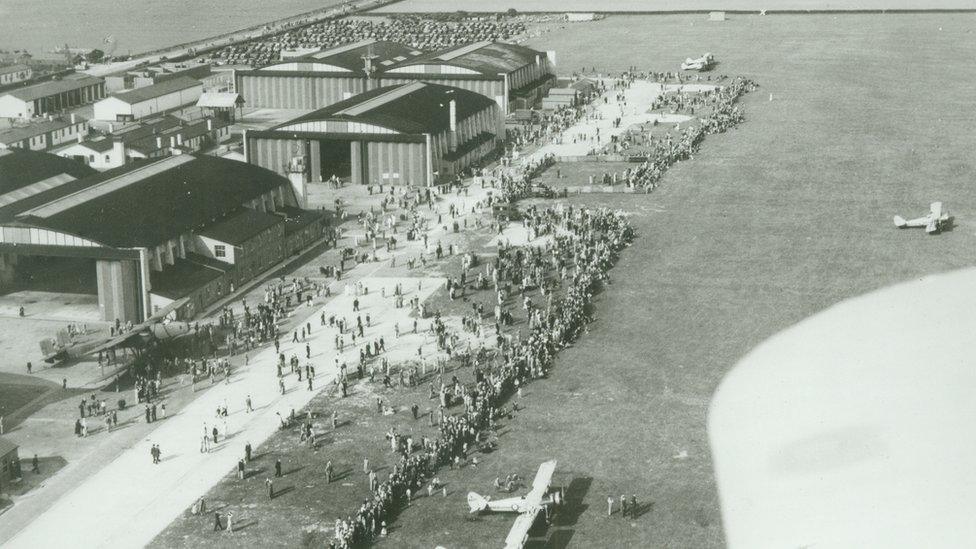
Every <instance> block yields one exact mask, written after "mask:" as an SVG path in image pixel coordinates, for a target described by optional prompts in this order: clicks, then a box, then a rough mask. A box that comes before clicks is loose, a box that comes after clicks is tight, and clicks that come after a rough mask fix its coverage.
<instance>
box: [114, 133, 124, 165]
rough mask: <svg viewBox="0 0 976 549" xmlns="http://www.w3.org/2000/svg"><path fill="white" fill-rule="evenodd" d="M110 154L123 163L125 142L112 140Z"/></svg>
mask: <svg viewBox="0 0 976 549" xmlns="http://www.w3.org/2000/svg"><path fill="white" fill-rule="evenodd" d="M112 154H114V155H115V156H116V157H117V158H118V159H119V160H121V161H122V163H123V164H125V143H123V142H121V141H119V140H118V139H116V140H115V141H112Z"/></svg>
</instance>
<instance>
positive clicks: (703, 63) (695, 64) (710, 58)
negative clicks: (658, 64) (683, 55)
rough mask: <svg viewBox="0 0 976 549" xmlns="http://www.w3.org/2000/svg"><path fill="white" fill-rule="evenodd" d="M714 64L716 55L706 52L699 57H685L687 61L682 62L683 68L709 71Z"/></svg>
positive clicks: (684, 69)
mask: <svg viewBox="0 0 976 549" xmlns="http://www.w3.org/2000/svg"><path fill="white" fill-rule="evenodd" d="M714 64H715V56H714V55H712V54H710V53H706V54H705V55H703V56H701V57H699V58H697V59H692V58H690V57H689V58H687V59H685V62H684V63H682V64H681V70H683V71H707V70H708V69H710V68H712V65H714Z"/></svg>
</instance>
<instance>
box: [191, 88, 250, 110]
mask: <svg viewBox="0 0 976 549" xmlns="http://www.w3.org/2000/svg"><path fill="white" fill-rule="evenodd" d="M243 104H244V98H243V97H241V94H239V93H230V92H204V93H202V94H201V95H200V99H198V100H197V106H198V107H210V108H218V109H229V108H233V107H237V106H238V105H243Z"/></svg>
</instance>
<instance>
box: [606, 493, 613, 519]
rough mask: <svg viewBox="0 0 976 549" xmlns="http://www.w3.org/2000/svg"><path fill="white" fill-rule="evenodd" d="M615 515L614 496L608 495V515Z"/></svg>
mask: <svg viewBox="0 0 976 549" xmlns="http://www.w3.org/2000/svg"><path fill="white" fill-rule="evenodd" d="M611 515H613V496H607V516H608V517H609V516H611Z"/></svg>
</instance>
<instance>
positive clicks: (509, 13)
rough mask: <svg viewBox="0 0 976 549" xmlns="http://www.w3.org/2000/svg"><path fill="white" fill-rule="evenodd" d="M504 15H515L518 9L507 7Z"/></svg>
mask: <svg viewBox="0 0 976 549" xmlns="http://www.w3.org/2000/svg"><path fill="white" fill-rule="evenodd" d="M505 15H508V16H509V17H515V16H516V15H518V10H517V9H515V8H508V11H506V12H505Z"/></svg>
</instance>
